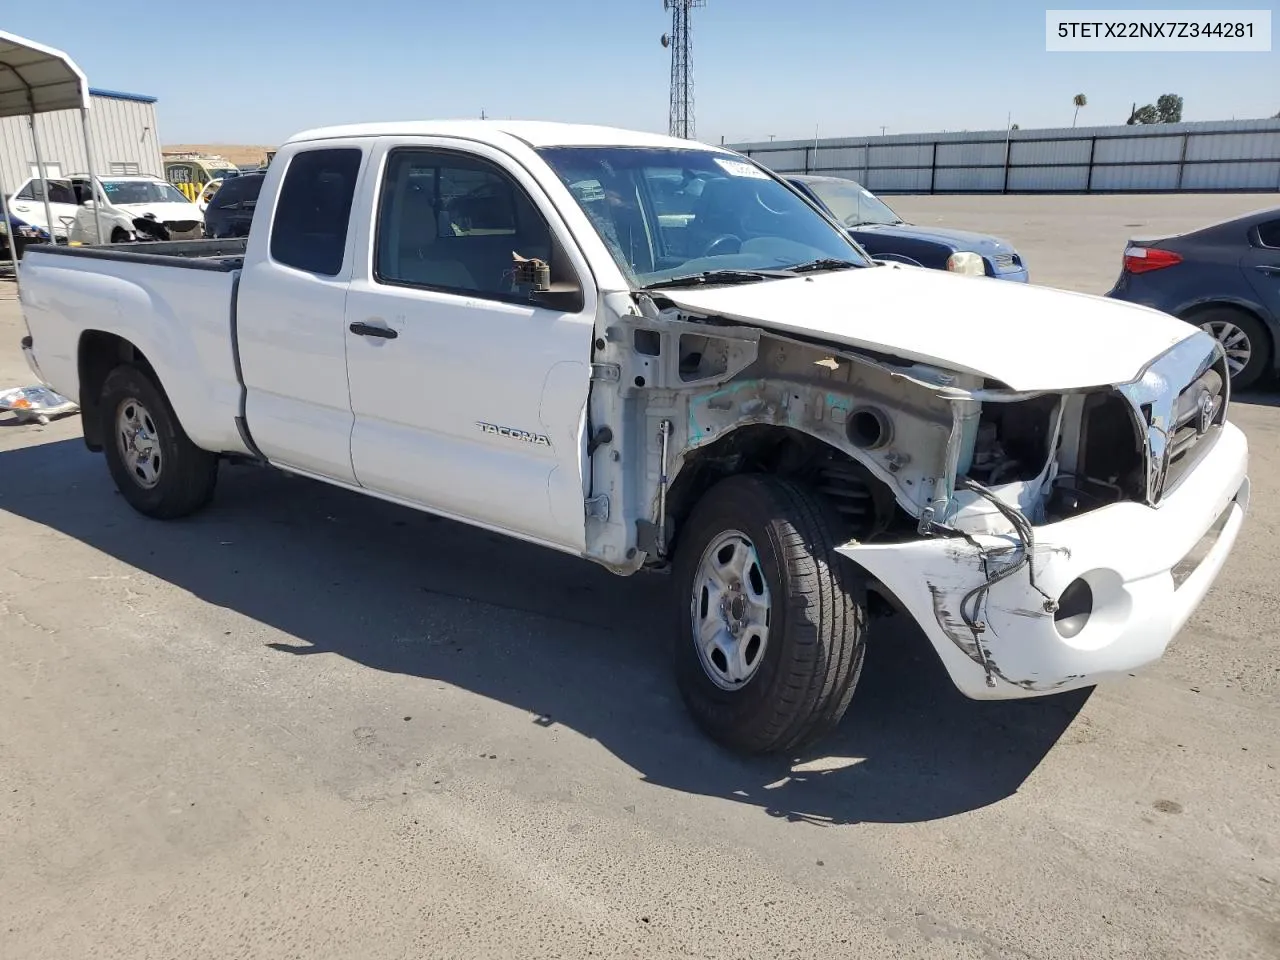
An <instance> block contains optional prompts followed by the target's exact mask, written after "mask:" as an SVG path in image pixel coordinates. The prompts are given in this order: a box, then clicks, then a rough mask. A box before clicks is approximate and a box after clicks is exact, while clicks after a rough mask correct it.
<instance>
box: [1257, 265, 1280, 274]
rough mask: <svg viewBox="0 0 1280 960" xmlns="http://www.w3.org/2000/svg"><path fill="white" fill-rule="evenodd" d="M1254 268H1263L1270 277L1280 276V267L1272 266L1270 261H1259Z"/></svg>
mask: <svg viewBox="0 0 1280 960" xmlns="http://www.w3.org/2000/svg"><path fill="white" fill-rule="evenodd" d="M1253 269H1255V270H1261V271H1262V272H1263V273H1265V274H1266V275H1267V276H1269V277H1276V276H1280V267H1277V266H1272V265H1271V264H1269V263H1259V264H1257V265H1255V266H1254V268H1253Z"/></svg>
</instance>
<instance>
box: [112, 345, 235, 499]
mask: <svg viewBox="0 0 1280 960" xmlns="http://www.w3.org/2000/svg"><path fill="white" fill-rule="evenodd" d="M99 411H100V416H101V417H102V421H101V430H102V433H101V436H102V438H103V452H104V453H105V454H106V457H107V466H108V468H109V469H110V470H111V476H112V478H113V479H114V480H115V482H116V487H117V488H118V489H119V490H120V493H121V494H122V495H123V496H124V498H125V499H126V500H128V501H129V504H130V506H132V507H133V508H134V509H135V510H137V511H138V512H139V513H143V514H146V515H147V516H149V517H156V518H158V519H162V520H170V519H174V518H176V517H185V516H186V515H187V514H190V513H194V512H195V511H196V510H199V509H200V508H201V507H203V506H204V505H205V504H206V503H208V502H209V500H210V498H212V496H213V488H214V485H215V484H216V482H217V479H218V458H217V456H215V455H214V454H212V453H209V452H208V451H206V450H201V449H200V448H199V447H197V446H196V445H195V444H194V443H192V442H191V438H190V437H188V436H187V434H186V431H185V430H183V429H182V424H180V423H179V422H178V417H177V415H176V414H175V413H174V412H173V407H172V406H171V405H170V404H169V398H168V397H166V396H165V395H164V391H163V390H161V389H160V387H159V386H158V385H157V384H156V383H155V382H154V381H153V380H152V379H151V377H150V376H148V375H147V373H145V372H144V371H143V370H141V369H140V368H138V367H135V366H127V365H126V366H120V367H116V368H115V369H114V370H112V371H111V373H109V374H108V375H107V379H106V383H104V384H103V388H102V402H101V404H100V405H99Z"/></svg>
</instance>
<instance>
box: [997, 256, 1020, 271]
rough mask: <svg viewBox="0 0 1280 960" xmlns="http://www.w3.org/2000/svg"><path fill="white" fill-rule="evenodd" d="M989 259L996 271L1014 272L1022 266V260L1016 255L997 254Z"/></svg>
mask: <svg viewBox="0 0 1280 960" xmlns="http://www.w3.org/2000/svg"><path fill="white" fill-rule="evenodd" d="M991 259H992V261H993V262H994V263H995V265H996V269H997V270H1016V269H1017V268H1019V267H1021V266H1022V260H1021V259H1019V257H1018V255H1017V254H1016V253H997V254H996V255H995V256H994V257H992V258H991Z"/></svg>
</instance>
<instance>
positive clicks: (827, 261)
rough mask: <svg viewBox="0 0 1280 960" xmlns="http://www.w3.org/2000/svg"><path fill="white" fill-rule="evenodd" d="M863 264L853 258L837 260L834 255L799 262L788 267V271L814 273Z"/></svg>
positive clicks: (845, 268)
mask: <svg viewBox="0 0 1280 960" xmlns="http://www.w3.org/2000/svg"><path fill="white" fill-rule="evenodd" d="M860 266H862V264H860V263H854V262H853V261H852V260H837V259H835V258H834V257H822V258H820V259H818V260H810V261H809V262H808V263H797V264H796V265H795V266H794V267H787V273H813V272H814V271H817V270H848V269H850V268H852V267H860Z"/></svg>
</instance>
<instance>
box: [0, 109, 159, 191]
mask: <svg viewBox="0 0 1280 960" xmlns="http://www.w3.org/2000/svg"><path fill="white" fill-rule="evenodd" d="M90 104H91V105H90V108H89V131H90V134H91V136H92V137H93V152H94V160H95V162H96V163H97V167H98V173H99V175H105V174H107V173H110V172H111V170H112V166H111V165H112V164H113V163H114V164H122V165H130V164H132V165H136V169H137V172H139V173H150V174H155V175H156V176H163V175H164V162H163V161H162V160H161V158H160V139H159V136H158V135H157V134H156V110H155V104H154V103H143V102H141V101H138V100H124V99H117V98H115V97H103V96H94V97H92V98H91V101H90ZM35 123H36V129H37V131H38V132H39V134H40V151H41V154H42V155H43V157H44V160H45V163H57V164H59V165H60V166H61V168H62V173H63V175H64V176H66V175H69V174H72V173H84V172H85V171H86V170H88V168H89V163H88V160H87V159H86V157H85V155H84V137H83V134H82V133H81V129H80V114H79V113H78V112H76V111H74V110H63V111H59V112H57V113H42V114H40V115H39V116H37V117H36V118H35ZM35 160H36V158H35V152H34V150H33V149H32V146H31V131H30V129H29V128H28V126H27V118H26V117H6V118H4V119H0V183H2V184H3V186H4V192H5V193H12V192H13V191H14V190H15V189H16V187H17V185H18V184H20V183H22V182H23V181H24V180H26V179H27V178H28V177H29V176H31V175H32V173H33V167H34V164H35ZM121 169H130V170H131V171H132V169H133V168H132V167H123V168H121Z"/></svg>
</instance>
